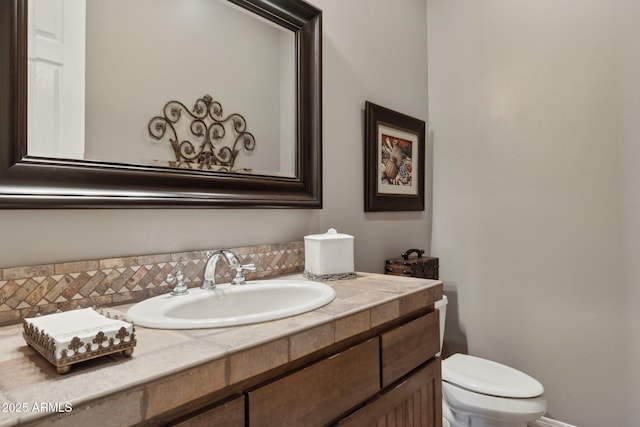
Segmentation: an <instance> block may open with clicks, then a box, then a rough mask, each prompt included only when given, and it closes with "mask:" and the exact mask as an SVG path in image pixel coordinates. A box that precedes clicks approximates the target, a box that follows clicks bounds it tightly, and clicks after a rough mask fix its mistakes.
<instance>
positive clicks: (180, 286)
mask: <svg viewBox="0 0 640 427" xmlns="http://www.w3.org/2000/svg"><path fill="white" fill-rule="evenodd" d="M173 282H176V286H175V287H174V288H173V290H172V291H171V295H186V294H188V293H189V291H188V290H187V285H185V284H184V274H182V271H178V272H177V273H176V274H175V275H173V274H171V273H169V274H167V283H173Z"/></svg>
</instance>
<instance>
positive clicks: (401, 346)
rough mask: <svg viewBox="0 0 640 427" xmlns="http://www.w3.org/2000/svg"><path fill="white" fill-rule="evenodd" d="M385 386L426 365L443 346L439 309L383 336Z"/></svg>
mask: <svg viewBox="0 0 640 427" xmlns="http://www.w3.org/2000/svg"><path fill="white" fill-rule="evenodd" d="M380 346H381V352H380V353H381V358H382V387H386V386H388V385H389V384H391V383H393V382H394V381H396V380H398V379H399V378H400V377H402V376H403V375H405V374H407V373H409V372H410V371H411V370H413V369H415V368H416V367H418V366H420V365H421V364H422V363H424V362H426V361H427V360H429V359H430V358H432V357H433V356H435V354H436V353H437V352H438V350H439V347H440V327H439V314H438V310H434V311H432V312H431V313H428V314H427V315H425V316H422V317H419V318H418V319H416V320H413V321H411V322H409V323H407V324H405V325H402V326H400V327H398V328H396V329H394V330H392V331H389V332H386V333H384V334H381V335H380Z"/></svg>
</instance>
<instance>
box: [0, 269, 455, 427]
mask: <svg viewBox="0 0 640 427" xmlns="http://www.w3.org/2000/svg"><path fill="white" fill-rule="evenodd" d="M290 277H291V278H296V277H300V276H299V275H298V276H290ZM326 283H327V284H329V285H330V286H332V287H333V288H334V289H335V291H336V298H335V300H334V301H333V302H331V303H329V304H327V305H325V306H324V307H321V308H319V309H317V310H315V311H311V312H308V313H304V314H301V315H297V316H293V317H289V318H285V319H281V320H275V321H271V322H264V323H257V324H253V325H246V326H236V327H228V328H217V329H192V330H160V329H148V328H143V327H140V326H136V337H137V341H138V343H137V346H136V348H135V351H134V353H133V356H132V357H131V358H124V357H123V356H122V355H120V354H115V355H110V356H105V357H102V358H99V359H95V360H90V361H86V362H82V363H80V364H78V365H74V366H73V367H72V369H71V372H70V373H69V374H66V375H60V374H58V373H57V372H56V369H55V367H54V366H53V365H51V364H50V363H49V362H47V361H46V360H45V359H44V358H43V357H42V356H40V355H39V354H37V353H36V352H35V351H34V350H33V349H31V348H30V347H28V346H27V345H26V343H25V341H24V339H23V337H22V325H21V324H20V325H11V326H6V327H2V328H0V405H1V406H0V426H9V425H16V424H19V423H22V422H27V421H35V423H36V424H38V420H41V421H45V422H46V423H47V425H56V424H57V423H56V420H58V421H59V423H60V424H63V423H64V424H66V425H70V424H69V421H71V422H72V423H71V425H76V424H77V425H87V424H88V423H92V422H93V423H95V420H96V416H109V417H111V418H113V417H114V416H115V417H121V419H122V420H123V423H124V425H126V424H133V423H136V422H141V421H144V420H147V419H150V418H152V417H154V416H156V415H158V414H160V413H162V412H165V411H168V410H170V409H172V408H174V407H177V406H180V405H181V404H184V403H186V402H188V401H191V400H193V399H195V398H199V397H201V396H204V395H206V394H208V393H211V392H214V391H217V390H221V389H223V388H224V387H226V386H228V385H231V384H234V383H237V382H239V381H242V380H244V379H247V378H250V377H252V376H254V375H258V374H260V373H262V372H266V371H267V370H269V369H272V368H275V367H278V366H281V365H284V364H286V363H288V362H291V361H294V360H296V359H298V358H300V357H302V356H305V355H307V354H310V353H312V352H313V351H316V350H319V349H321V348H323V347H326V346H329V345H331V344H334V343H336V342H338V341H341V340H343V339H347V338H350V337H352V336H354V335H357V334H359V333H361V332H365V331H367V330H369V329H371V328H374V327H376V326H378V325H381V324H383V323H385V322H388V321H391V320H393V319H396V318H398V317H400V316H403V315H405V314H408V313H410V312H413V311H416V310H419V309H421V308H424V307H426V306H428V305H431V304H433V303H434V302H435V301H437V300H438V299H440V298H442V282H440V281H436V280H427V279H415V278H410V277H401V276H392V275H383V274H373V273H358V277H357V278H356V279H354V280H341V281H335V282H326ZM130 306H131V304H130V305H122V306H117V307H110V308H108V309H105V311H110V312H111V313H113V314H117V315H123V314H124V313H125V312H126V310H127V309H128V308H129V307H130ZM114 408H117V410H115V409H114ZM65 412H71V413H69V414H67V413H65ZM43 417H46V419H42V418H43ZM92 420H93V421H92ZM124 420H126V422H124ZM85 422H86V423H87V424H84V423H85Z"/></svg>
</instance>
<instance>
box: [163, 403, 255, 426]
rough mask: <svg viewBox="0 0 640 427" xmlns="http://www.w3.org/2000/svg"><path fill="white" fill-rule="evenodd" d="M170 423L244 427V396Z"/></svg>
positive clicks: (175, 424)
mask: <svg viewBox="0 0 640 427" xmlns="http://www.w3.org/2000/svg"><path fill="white" fill-rule="evenodd" d="M170 425H172V426H175V427H210V426H225V427H244V425H245V423H244V396H243V397H237V398H235V399H233V400H230V401H228V402H226V403H223V404H221V405H218V406H216V407H215V408H212V409H208V410H206V411H204V412H201V413H200V414H198V415H194V416H192V417H191V418H189V419H186V420H182V421H180V422H178V423H173V424H170Z"/></svg>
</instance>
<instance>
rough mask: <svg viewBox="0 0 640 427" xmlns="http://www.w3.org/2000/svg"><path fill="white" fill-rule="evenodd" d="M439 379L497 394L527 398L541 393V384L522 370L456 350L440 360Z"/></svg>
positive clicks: (484, 393) (490, 394) (542, 389)
mask: <svg viewBox="0 0 640 427" xmlns="http://www.w3.org/2000/svg"><path fill="white" fill-rule="evenodd" d="M442 380H443V381H445V382H447V383H449V384H452V385H454V386H456V387H458V388H460V389H465V390H468V391H469V392H473V393H476V394H481V395H486V396H494V397H500V398H509V399H513V398H518V399H528V398H535V397H538V396H541V395H542V394H543V393H544V387H543V386H542V384H540V382H539V381H538V380H536V379H535V378H532V377H530V376H529V375H527V374H525V373H524V372H521V371H518V370H517V369H514V368H511V367H509V366H506V365H502V364H500V363H497V362H493V361H491V360H486V359H481V358H479V357H474V356H469V355H466V354H460V353H458V354H454V355H452V356H450V357H448V358H447V359H445V360H444V361H443V362H442Z"/></svg>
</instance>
